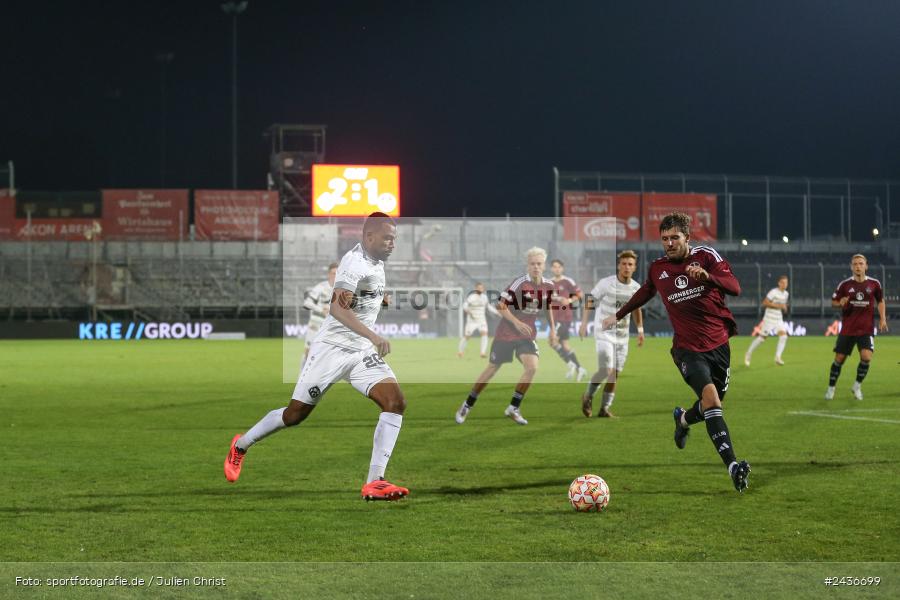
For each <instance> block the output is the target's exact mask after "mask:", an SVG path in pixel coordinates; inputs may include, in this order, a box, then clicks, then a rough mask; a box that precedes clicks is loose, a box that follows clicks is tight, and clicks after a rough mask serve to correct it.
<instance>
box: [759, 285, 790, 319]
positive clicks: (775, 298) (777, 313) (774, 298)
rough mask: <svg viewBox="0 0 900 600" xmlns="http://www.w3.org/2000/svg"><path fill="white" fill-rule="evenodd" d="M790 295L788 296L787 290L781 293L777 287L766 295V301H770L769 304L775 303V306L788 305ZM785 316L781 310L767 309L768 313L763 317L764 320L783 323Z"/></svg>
mask: <svg viewBox="0 0 900 600" xmlns="http://www.w3.org/2000/svg"><path fill="white" fill-rule="evenodd" d="M789 295H790V294H788V291H787V290H784V291H781V290H780V289H778V288H777V287H776V288H772V289H771V290H769V293H768V294H766V300H768V301H769V302H774V303H775V304H787V303H788V296H789ZM783 314H784V313H782V312H781V309H780V308H768V307H766V312H765V314H764V315H763V318H764V319H766V320H768V321H781V320H782V315H783Z"/></svg>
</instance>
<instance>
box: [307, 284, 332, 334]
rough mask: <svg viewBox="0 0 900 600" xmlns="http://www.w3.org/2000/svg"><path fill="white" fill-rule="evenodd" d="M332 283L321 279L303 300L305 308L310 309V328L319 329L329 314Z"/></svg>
mask: <svg viewBox="0 0 900 600" xmlns="http://www.w3.org/2000/svg"><path fill="white" fill-rule="evenodd" d="M332 291H333V290H332V287H331V284H330V283H328V280H327V279H326V280H325V281H320V282H319V283H317V284H316V285H315V286H313V287H312V288H310V289H309V290H308V291H307V292H306V297H305V298H304V300H303V308H305V309H307V310H309V328H310V329H315V330H318V329H319V327H320V326H321V325H322V321H324V320H325V317H326V316H328V306H329V304H331V292H332Z"/></svg>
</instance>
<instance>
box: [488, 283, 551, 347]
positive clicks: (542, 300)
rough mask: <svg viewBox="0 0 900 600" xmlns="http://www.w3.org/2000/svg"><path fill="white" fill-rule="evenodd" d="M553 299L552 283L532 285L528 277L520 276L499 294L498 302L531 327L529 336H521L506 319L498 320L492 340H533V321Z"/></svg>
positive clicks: (547, 307) (548, 306)
mask: <svg viewBox="0 0 900 600" xmlns="http://www.w3.org/2000/svg"><path fill="white" fill-rule="evenodd" d="M552 298H553V282H552V281H550V280H549V279H543V280H542V281H541V283H540V284H538V285H534V283H533V282H532V281H531V279H530V278H529V277H528V275H522V276H521V277H519V278H518V279H516V280H515V281H513V282H512V283H511V284H509V286H508V287H507V288H506V291H505V292H503V293H502V294H500V302H501V303H503V304H505V305H506V308H507V309H508V310H510V311H512V314H513V316H514V317H516V318H517V319H518V320H520V321H522V322H523V323H525V324H526V325H528V326H529V327H531V335H522V334H521V333H519V331H518V330H517V329H516V328H515V327H513V325H512V323H510V322H509V321H507V320H506V319H500V324H499V325H497V331H496V332H494V339H496V340H500V341H507V342H508V341H513V340H533V339H534V338H535V327H534V320H535V319H536V318H537V316H538V314H540V312H541V311H544V310H548V309H549V308H550V302H551V300H552Z"/></svg>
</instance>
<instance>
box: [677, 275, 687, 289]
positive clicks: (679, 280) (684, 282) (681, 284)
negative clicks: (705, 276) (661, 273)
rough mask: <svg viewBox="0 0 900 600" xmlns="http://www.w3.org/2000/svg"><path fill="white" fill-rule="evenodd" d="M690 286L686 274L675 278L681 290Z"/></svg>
mask: <svg viewBox="0 0 900 600" xmlns="http://www.w3.org/2000/svg"><path fill="white" fill-rule="evenodd" d="M687 286H688V278H687V276H686V275H679V276H678V277H676V278H675V287H677V288H678V289H679V290H683V289H684V288H686V287H687Z"/></svg>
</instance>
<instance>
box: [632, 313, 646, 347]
mask: <svg viewBox="0 0 900 600" xmlns="http://www.w3.org/2000/svg"><path fill="white" fill-rule="evenodd" d="M634 326H635V327H637V334H638V346H643V345H644V311H643V310H641V309H640V308H639V309H637V310H636V311H634Z"/></svg>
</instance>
